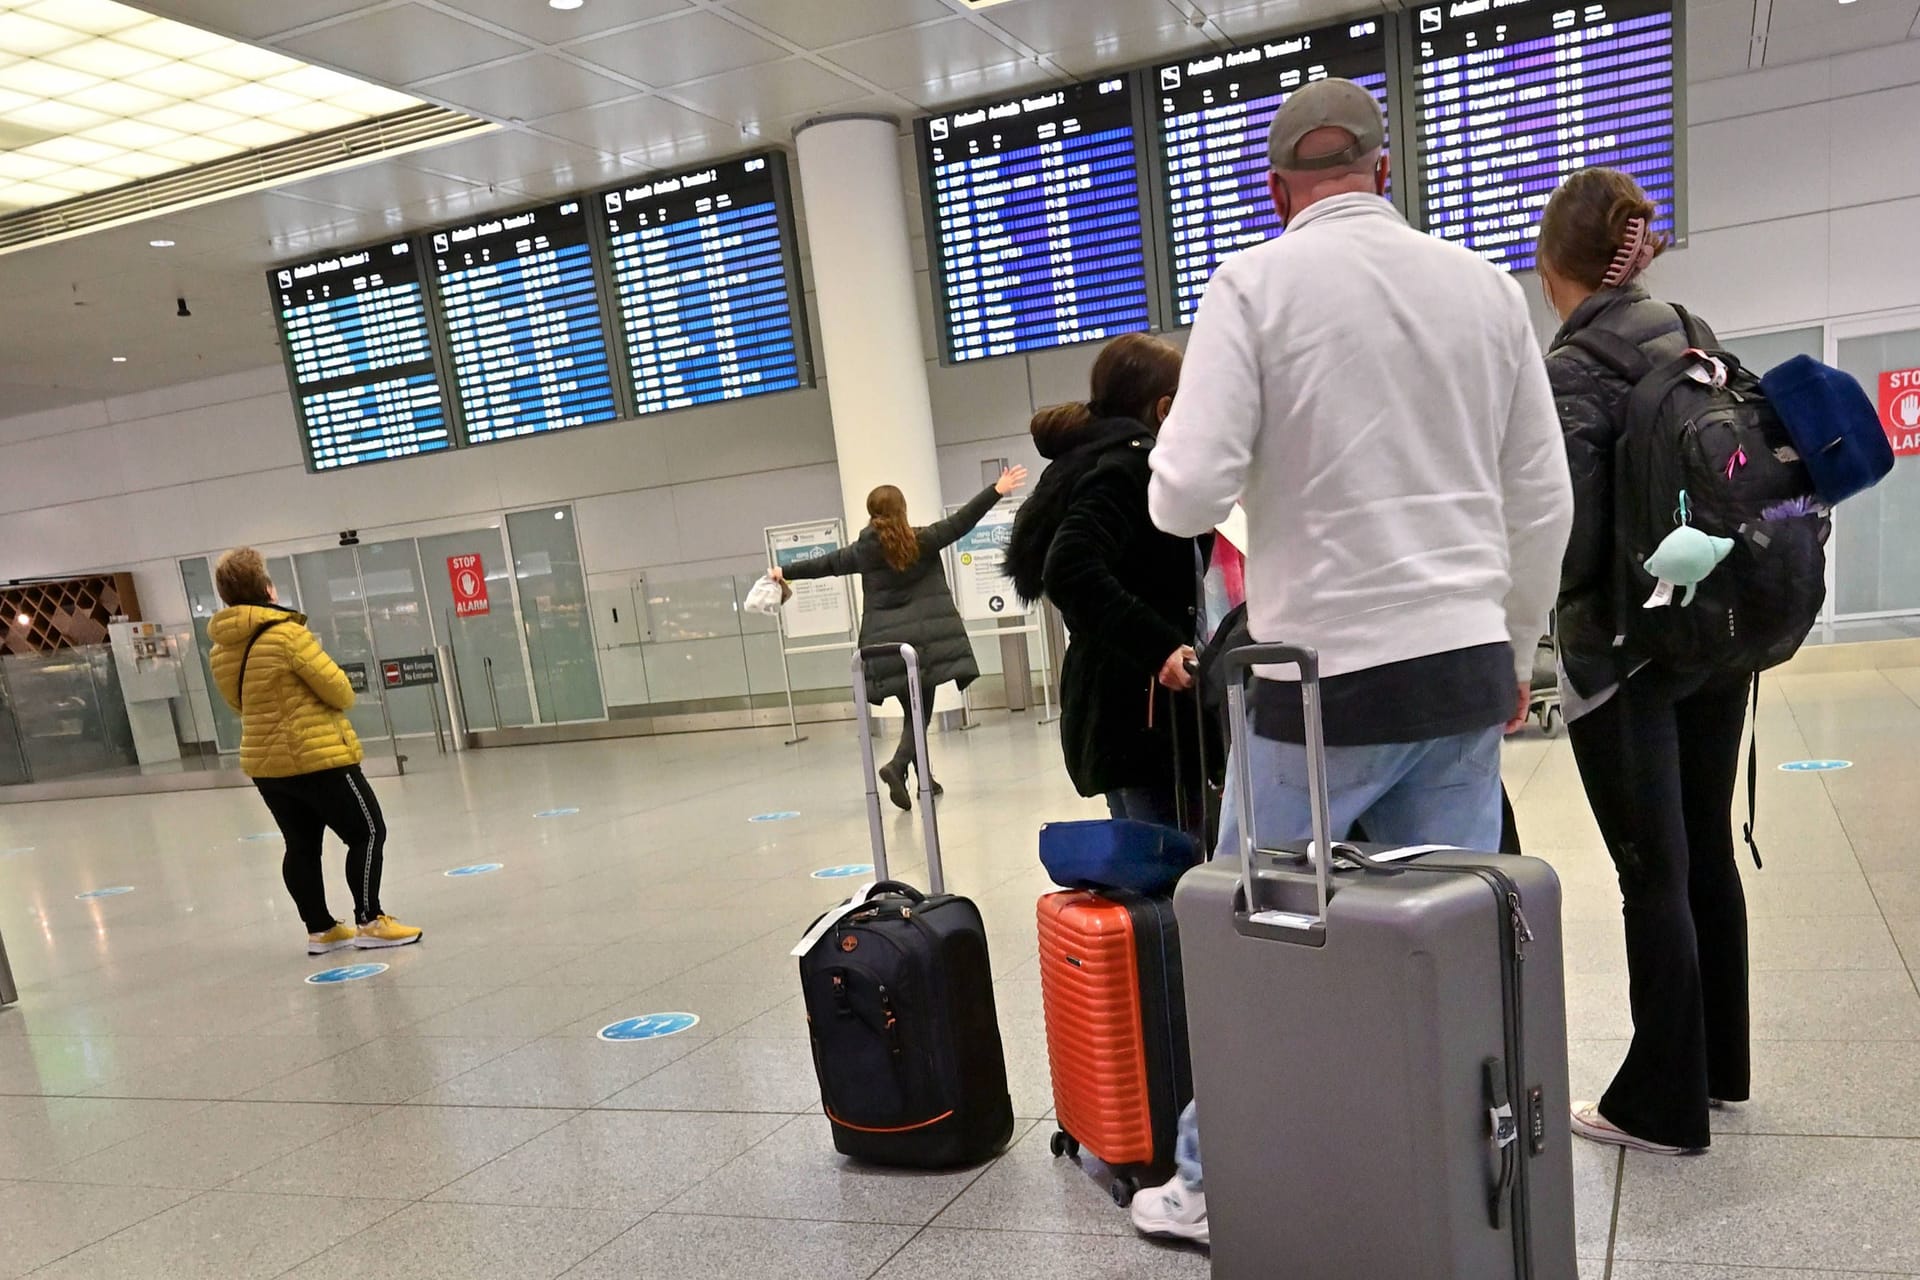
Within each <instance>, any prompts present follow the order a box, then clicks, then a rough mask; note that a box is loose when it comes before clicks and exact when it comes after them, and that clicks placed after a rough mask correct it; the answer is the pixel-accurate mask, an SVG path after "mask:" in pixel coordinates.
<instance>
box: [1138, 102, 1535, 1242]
mask: <svg viewBox="0 0 1920 1280" xmlns="http://www.w3.org/2000/svg"><path fill="white" fill-rule="evenodd" d="M1384 142H1385V128H1384V125H1383V123H1382V121H1381V116H1380V109H1379V107H1378V106H1377V105H1376V104H1375V102H1374V100H1373V98H1372V96H1371V95H1370V94H1368V93H1367V91H1366V90H1365V89H1363V88H1361V87H1360V86H1359V85H1356V84H1354V83H1352V82H1351V81H1347V80H1321V81H1318V82H1315V83H1313V84H1310V85H1307V86H1305V87H1304V88H1302V89H1299V90H1297V91H1296V92H1295V93H1294V94H1293V95H1292V96H1291V97H1289V98H1288V99H1287V100H1286V102H1285V103H1284V104H1283V105H1282V107H1281V109H1280V110H1279V112H1278V113H1276V114H1275V116H1274V120H1273V127H1272V130H1271V133H1270V135H1269V141H1268V146H1269V157H1270V160H1271V164H1272V170H1273V171H1272V173H1270V174H1269V176H1268V184H1269V189H1270V190H1271V192H1272V195H1273V200H1274V205H1275V207H1276V208H1277V209H1278V211H1279V213H1280V218H1281V221H1282V223H1283V224H1284V225H1285V228H1286V231H1285V234H1284V235H1281V236H1279V237H1277V238H1275V239H1273V240H1270V241H1268V242H1267V243H1265V244H1263V245H1259V246H1257V247H1255V248H1252V249H1248V250H1245V251H1243V252H1241V253H1238V254H1235V255H1234V256H1233V257H1231V258H1229V259H1227V260H1226V261H1225V262H1223V263H1221V264H1220V267H1219V269H1218V270H1216V271H1215V272H1214V274H1213V278H1212V279H1211V280H1210V281H1209V282H1208V284H1207V290H1206V293H1205V295H1204V296H1203V297H1202V299H1201V302H1200V310H1199V313H1198V314H1197V316H1196V317H1195V319H1194V325H1193V332H1192V335H1191V336H1190V337H1189V339H1188V342H1187V358H1186V363H1185V366H1184V367H1183V369H1182V370H1181V374H1180V394H1179V396H1178V397H1177V398H1176V399H1175V401H1174V406H1173V412H1172V414H1171V415H1170V416H1169V417H1168V418H1167V420H1166V423H1165V424H1164V425H1163V426H1162V427H1161V429H1160V436H1159V440H1158V443H1156V444H1155V446H1154V449H1153V454H1152V464H1153V481H1152V484H1151V486H1150V488H1149V491H1148V502H1149V506H1150V508H1151V511H1152V514H1153V522H1154V523H1155V524H1156V525H1158V526H1159V527H1160V528H1161V529H1163V530H1165V531H1166V532H1168V533H1172V534H1178V535H1191V534H1198V533H1201V532H1204V531H1206V530H1208V529H1211V528H1213V527H1214V526H1215V525H1216V524H1218V523H1219V522H1220V521H1221V520H1222V519H1224V518H1226V515H1227V512H1228V511H1229V510H1230V509H1231V507H1232V506H1233V504H1234V502H1235V501H1236V500H1237V501H1239V502H1240V503H1241V504H1242V505H1243V506H1244V507H1245V508H1246V513H1247V527H1248V534H1247V540H1248V545H1247V547H1246V559H1247V612H1248V622H1249V625H1250V630H1251V633H1252V635H1253V636H1254V638H1255V639H1257V640H1266V641H1285V642H1287V643H1291V644H1302V645H1309V646H1311V647H1313V648H1315V649H1317V650H1319V652H1320V662H1321V672H1322V675H1323V677H1324V680H1325V683H1324V686H1323V689H1322V695H1323V696H1322V705H1323V707H1324V709H1325V714H1326V732H1327V742H1328V744H1329V753H1328V754H1329V762H1328V764H1329V767H1328V783H1329V786H1330V788H1331V791H1332V801H1333V814H1332V819H1333V830H1334V831H1335V832H1336V833H1344V832H1346V831H1347V830H1348V829H1350V828H1351V827H1352V826H1353V824H1354V823H1355V822H1356V821H1363V822H1364V825H1365V828H1366V832H1367V835H1368V837H1369V838H1370V839H1372V840H1374V841H1378V842H1380V843H1383V844H1428V843H1431V844H1450V845H1457V846H1460V847H1463V848H1469V849H1489V850H1490V849H1496V848H1498V847H1499V839H1500V810H1501V792H1500V739H1501V737H1502V733H1503V730H1504V729H1505V728H1506V727H1507V725H1508V724H1509V723H1510V722H1513V721H1516V720H1518V719H1521V718H1524V716H1525V714H1526V708H1527V684H1528V682H1529V679H1530V678H1531V675H1532V668H1533V655H1534V648H1535V646H1536V645H1537V644H1538V642H1539V639H1540V637H1541V636H1542V635H1543V634H1544V633H1545V631H1546V624H1547V615H1548V611H1549V610H1550V609H1551V607H1552V604H1553V599H1554V594H1555V592H1556V590H1557V589H1558V586H1559V579H1560V558H1561V553H1562V552H1563V551H1564V550H1565V548H1566V542H1567V535H1568V531H1569V528H1570V525H1571V521H1572V515H1573V500H1572V491H1571V488H1570V485H1569V482H1568V476H1567V460H1566V450H1565V447H1564V446H1563V445H1562V443H1561V436H1560V424H1559V418H1558V416H1557V414H1556V413H1555V410H1554V403H1553V395H1552V392H1551V390H1550V389H1549V387H1548V385H1547V377H1546V370H1545V366H1544V364H1543V362H1542V359H1541V355H1540V350H1539V347H1538V346H1537V345H1536V343H1535V341H1534V336H1533V330H1532V325H1531V322H1530V321H1529V319H1528V315H1527V306H1526V302H1525V299H1524V298H1523V297H1522V296H1521V292H1520V287H1519V286H1518V285H1517V284H1516V283H1515V282H1514V281H1513V279H1512V278H1511V277H1509V276H1508V275H1507V274H1506V273H1505V272H1503V271H1501V270H1499V269H1498V268H1496V267H1493V266H1491V265H1490V264H1488V263H1486V262H1484V261H1482V260H1481V259H1480V258H1478V257H1476V256H1475V255H1474V254H1472V253H1470V252H1469V251H1467V250H1466V249H1463V248H1460V247H1458V246H1455V245H1451V244H1447V243H1445V242H1443V241H1440V240H1436V239H1433V238H1432V237H1429V236H1426V235H1423V234H1421V233H1420V232H1417V231H1414V230H1413V229H1412V228H1410V227H1409V226H1408V225H1407V223H1406V221H1405V219H1403V218H1402V217H1401V216H1400V215H1399V213H1397V212H1396V211H1395V210H1394V208H1393V206H1392V205H1391V204H1389V203H1388V202H1387V201H1386V200H1385V199H1383V198H1382V193H1383V192H1384V191H1385V190H1386V181H1387V161H1386V158H1385V155H1384V154H1383V146H1384ZM1288 674H1289V672H1288V671H1287V670H1285V669H1281V670H1275V671H1272V672H1267V671H1264V670H1263V671H1262V672H1261V673H1260V676H1261V678H1258V679H1256V680H1255V681H1254V686H1253V689H1252V691H1251V695H1250V697H1249V706H1250V708H1251V711H1252V716H1253V731H1254V732H1253V735H1252V738H1251V740H1250V741H1248V742H1244V743H1236V744H1234V750H1235V751H1250V752H1251V753H1252V759H1251V765H1252V773H1253V779H1254V783H1253V791H1254V794H1253V796H1252V798H1251V799H1252V805H1253V811H1254V813H1255V815H1256V816H1257V818H1258V823H1257V827H1258V830H1259V833H1260V838H1261V840H1262V841H1263V842H1278V841H1298V840H1304V839H1306V838H1307V837H1308V835H1309V833H1310V822H1309V811H1308V794H1307V787H1306V753H1305V749H1304V747H1303V746H1302V745H1300V744H1301V743H1302V742H1303V740H1304V738H1303V732H1302V725H1301V706H1300V693H1299V686H1298V685H1297V683H1293V682H1290V681H1288V680H1286V679H1285V677H1286V676H1287V675H1288ZM1228 776H1229V777H1232V776H1234V775H1233V773H1232V772H1231V771H1229V774H1228ZM1246 803H1247V800H1246V798H1244V797H1240V796H1237V795H1233V794H1231V792H1230V794H1229V796H1228V800H1227V804H1226V812H1225V813H1223V815H1222V819H1221V834H1220V848H1221V849H1222V850H1227V851H1232V850H1234V849H1237V847H1238V842H1239V834H1238V822H1239V818H1238V816H1237V815H1238V813H1239V812H1240V811H1241V809H1242V807H1243V806H1244V805H1245V804H1246ZM1181 1121H1182V1123H1181V1130H1182V1132H1181V1139H1182V1142H1181V1146H1182V1150H1181V1153H1180V1155H1181V1173H1180V1175H1178V1176H1176V1177H1175V1178H1174V1180H1173V1182H1171V1183H1169V1184H1168V1185H1167V1186H1166V1187H1162V1188H1159V1189H1156V1190H1154V1191H1148V1192H1143V1193H1141V1195H1140V1196H1139V1197H1137V1198H1136V1199H1135V1201H1134V1221H1135V1224H1136V1225H1137V1226H1139V1227H1140V1229H1141V1230H1143V1231H1147V1232H1149V1233H1151V1234H1158V1235H1171V1236H1178V1237H1182V1238H1186V1239H1192V1240H1200V1241H1205V1240H1206V1238H1207V1225H1206V1201H1205V1196H1204V1194H1203V1192H1202V1189H1201V1181H1200V1160H1199V1134H1198V1130H1197V1127H1196V1126H1195V1123H1194V1116H1193V1113H1192V1109H1191V1108H1189V1112H1188V1114H1187V1115H1185V1116H1183V1117H1181Z"/></svg>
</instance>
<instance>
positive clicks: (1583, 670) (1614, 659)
mask: <svg viewBox="0 0 1920 1280" xmlns="http://www.w3.org/2000/svg"><path fill="white" fill-rule="evenodd" d="M1589 328H1591V329H1599V330H1606V331H1609V332H1612V333H1615V334H1618V335H1619V336H1620V337H1623V338H1625V339H1626V340H1627V341H1629V342H1631V343H1633V344H1634V345H1635V346H1637V347H1639V348H1640V350H1641V351H1642V352H1643V353H1644V354H1645V355H1646V357H1647V359H1648V360H1650V361H1651V362H1652V363H1653V364H1654V365H1656V366H1658V365H1662V364H1665V363H1667V362H1668V361H1670V360H1673V359H1676V358H1677V357H1678V356H1679V355H1680V354H1681V353H1682V352H1684V351H1685V350H1686V349H1687V345H1688V344H1687V338H1686V332H1685V327H1684V326H1683V325H1682V323H1681V320H1680V314H1679V313H1678V312H1677V311H1675V310H1674V309H1673V308H1672V307H1671V306H1669V305H1668V304H1666V303H1664V302H1661V301H1659V300H1658V299H1657V298H1653V297H1650V296H1649V295H1648V294H1647V291H1646V289H1645V288H1643V287H1642V286H1640V285H1637V284H1632V285H1628V286H1627V287H1626V288H1624V289H1605V290H1602V291H1601V292H1599V293H1596V294H1594V295H1593V296H1592V297H1591V298H1588V299H1587V300H1586V301H1585V302H1583V303H1581V304H1580V306H1579V307H1578V308H1576V309H1575V310H1574V313H1573V314H1572V315H1571V316H1569V317H1568V318H1567V322H1566V324H1564V325H1562V326H1561V328H1560V332H1559V333H1558V334H1557V335H1555V337H1554V340H1553V346H1552V347H1551V348H1550V349H1549V351H1548V353H1547V378H1548V380H1549V381H1551V382H1552V383H1553V396H1554V403H1555V404H1556V405H1557V406H1558V408H1559V410H1560V427H1561V430H1562V431H1563V432H1565V434H1566V440H1567V464H1568V467H1569V469H1570V470H1571V471H1572V472H1573V536H1572V538H1571V540H1570V541H1569V542H1568V543H1567V555H1566V559H1565V560H1564V561H1563V562H1562V566H1561V570H1560V601H1559V604H1558V606H1557V607H1556V608H1555V611H1554V621H1555V639H1556V641H1557V643H1558V644H1559V646H1560V661H1561V665H1563V666H1564V667H1565V668H1566V671H1567V679H1568V681H1569V682H1570V683H1571V684H1572V685H1573V687H1574V690H1575V691H1576V692H1578V693H1580V694H1582V695H1584V696H1587V697H1591V696H1593V695H1594V694H1596V693H1599V692H1600V691H1601V690H1603V689H1607V688H1610V687H1611V686H1613V685H1615V684H1618V683H1619V682H1620V681H1621V680H1623V679H1625V678H1626V677H1627V675H1628V674H1630V672H1628V671H1626V670H1623V669H1622V662H1621V659H1620V658H1619V656H1618V654H1617V652H1616V651H1615V649H1614V645H1613V634H1614V618H1615V616H1616V614H1615V609H1614V606H1615V601H1614V598H1613V593H1614V579H1613V554H1614V537H1613V448H1614V444H1615V443H1616V442H1617V441H1618V440H1619V438H1620V433H1621V431H1622V430H1623V429H1624V428H1625V425H1626V402H1627V395H1628V393H1629V392H1630V391H1632V389H1633V388H1632V386H1631V385H1630V384H1629V383H1628V382H1627V381H1626V380H1625V379H1624V378H1622V377H1620V376H1619V375H1618V374H1616V373H1614V372H1613V370H1611V369H1609V368H1607V367H1606V366H1605V365H1603V364H1601V363H1600V362H1599V361H1598V360H1596V359H1595V358H1594V357H1593V356H1591V355H1589V354H1588V353H1587V352H1585V351H1583V350H1581V349H1580V348H1579V347H1576V346H1571V345H1569V342H1570V340H1571V339H1572V337H1573V335H1574V334H1576V333H1579V332H1580V331H1581V330H1583V329H1589Z"/></svg>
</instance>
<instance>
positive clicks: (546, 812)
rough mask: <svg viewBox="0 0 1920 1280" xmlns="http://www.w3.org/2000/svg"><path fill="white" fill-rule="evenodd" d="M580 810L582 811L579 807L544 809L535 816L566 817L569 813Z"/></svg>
mask: <svg viewBox="0 0 1920 1280" xmlns="http://www.w3.org/2000/svg"><path fill="white" fill-rule="evenodd" d="M578 812H580V811H579V810H578V809H542V810H541V811H540V812H538V813H536V814H534V815H533V816H534V817H536V818H564V817H566V816H568V815H569V814H575V813H578Z"/></svg>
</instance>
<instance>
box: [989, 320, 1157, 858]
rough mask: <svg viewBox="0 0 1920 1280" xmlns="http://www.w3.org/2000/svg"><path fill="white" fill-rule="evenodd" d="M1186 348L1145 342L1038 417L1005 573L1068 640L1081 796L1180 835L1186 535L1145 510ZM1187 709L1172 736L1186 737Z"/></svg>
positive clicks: (1066, 684)
mask: <svg viewBox="0 0 1920 1280" xmlns="http://www.w3.org/2000/svg"><path fill="white" fill-rule="evenodd" d="M1180 362H1181V354H1180V349H1179V348H1178V347H1176V346H1174V345H1173V344H1172V343H1170V342H1167V341H1165V340H1163V339H1160V338H1155V337H1151V336H1149V335H1147V334H1144V333H1130V334H1126V335H1124V336H1122V337H1119V338H1115V339H1114V340H1113V341H1112V342H1109V343H1108V344H1107V345H1106V346H1105V347H1104V348H1102V349H1101V352H1100V355H1099V356H1098V358H1096V359H1095V360H1094V363H1093V378H1092V387H1091V394H1090V395H1089V396H1088V398H1087V401H1086V403H1084V404H1064V405H1055V406H1053V407H1052V408H1048V409H1042V410H1041V411H1040V412H1039V413H1038V414H1036V415H1035V416H1034V419H1033V424H1032V432H1033V442H1034V445H1035V447H1037V448H1038V449H1039V450H1040V454H1041V456H1042V457H1044V458H1047V459H1049V465H1048V467H1047V469H1046V470H1045V471H1044V472H1042V473H1041V475H1040V481H1039V483H1038V484H1036V485H1035V486H1034V489H1033V496H1032V497H1031V498H1029V499H1028V500H1027V502H1026V503H1025V505H1023V506H1022V507H1021V508H1020V514H1019V515H1018V516H1017V517H1016V518H1015V519H1014V522H1013V537H1012V541H1011V543H1010V544H1009V546H1008V548H1007V567H1008V570H1009V572H1010V573H1011V575H1012V577H1013V584H1014V590H1016V591H1017V592H1019V594H1020V596H1021V598H1022V599H1024V600H1027V601H1029V602H1031V601H1034V600H1037V599H1039V598H1040V596H1041V595H1042V593H1043V592H1044V594H1045V595H1046V596H1047V597H1048V598H1049V599H1051V600H1052V601H1053V603H1054V605H1055V607H1057V608H1058V609H1059V610H1060V614H1061V616H1062V617H1063V618H1065V619H1066V623H1067V629H1068V630H1069V631H1071V632H1072V634H1073V639H1072V643H1071V644H1070V645H1069V646H1068V647H1067V656H1066V660H1065V662H1064V663H1063V664H1062V670H1061V674H1060V747H1061V750H1062V751H1063V752H1064V753H1065V755H1066V763H1067V773H1068V775H1069V776H1070V777H1071V778H1072V779H1073V783H1074V786H1075V788H1076V789H1078V791H1079V792H1080V794H1081V795H1083V796H1104V797H1106V801H1107V810H1108V812H1109V813H1111V814H1112V815H1113V816H1114V817H1116V818H1133V819H1137V820H1139V821H1143V822H1154V823H1159V824H1160V825H1162V826H1167V827H1177V826H1178V817H1177V809H1176V805H1175V801H1174V764H1173V752H1174V741H1173V736H1174V733H1175V732H1176V725H1175V723H1174V708H1173V704H1172V696H1173V692H1174V691H1175V690H1180V689H1187V688H1191V687H1192V685H1193V679H1192V677H1191V676H1190V675H1189V674H1188V669H1187V664H1188V663H1189V662H1191V661H1192V660H1193V656H1194V652H1193V636H1194V616H1193V614H1194V607H1195V586H1194V554H1193V553H1194V539H1192V538H1177V537H1174V536H1173V535H1172V534H1168V533H1162V532H1160V530H1158V529H1156V528H1155V527H1154V524H1153V520H1152V518H1151V517H1150V516H1149V515H1148V514H1147V482H1148V481H1149V480H1150V479H1152V476H1153V473H1152V471H1151V470H1150V469H1149V467H1148V465H1147V455H1148V453H1149V452H1150V451H1151V450H1152V448H1153V441H1154V436H1155V433H1156V432H1158V431H1159V429H1160V423H1161V422H1162V421H1163V420H1164V419H1165V418H1166V416H1167V411H1168V410H1169V409H1171V408H1172V407H1173V395H1174V392H1175V391H1176V390H1177V389H1178V387H1179V385H1180ZM1190 714H1191V713H1186V715H1183V718H1182V723H1181V726H1179V728H1180V729H1183V730H1184V731H1185V732H1187V733H1189V734H1190V733H1192V732H1193V721H1192V720H1191V719H1190V718H1186V717H1187V716H1190Z"/></svg>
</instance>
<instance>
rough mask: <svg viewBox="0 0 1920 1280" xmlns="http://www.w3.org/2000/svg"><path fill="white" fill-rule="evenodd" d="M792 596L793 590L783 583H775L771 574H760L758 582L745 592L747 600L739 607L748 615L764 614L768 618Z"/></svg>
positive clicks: (778, 610) (777, 611)
mask: <svg viewBox="0 0 1920 1280" xmlns="http://www.w3.org/2000/svg"><path fill="white" fill-rule="evenodd" d="M791 594H793V588H792V587H789V586H788V585H787V584H786V583H784V582H775V581H774V580H773V577H772V575H771V574H764V573H763V574H761V575H760V581H758V582H756V583H754V584H753V586H752V587H751V588H750V589H749V590H748V591H747V598H746V600H744V601H743V602H742V603H741V605H740V607H741V608H743V609H745V610H746V611H747V612H748V613H764V614H767V615H769V616H772V615H773V614H777V613H779V612H780V606H781V605H783V604H785V603H786V600H787V597H788V596H789V595H791Z"/></svg>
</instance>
